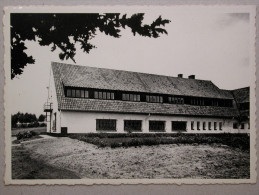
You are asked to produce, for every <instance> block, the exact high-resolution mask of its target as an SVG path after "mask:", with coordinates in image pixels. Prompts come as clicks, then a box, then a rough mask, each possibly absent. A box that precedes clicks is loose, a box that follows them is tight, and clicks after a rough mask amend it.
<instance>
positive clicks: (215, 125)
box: [214, 122, 217, 130]
mask: <svg viewBox="0 0 259 195" xmlns="http://www.w3.org/2000/svg"><path fill="white" fill-rule="evenodd" d="M214 130H217V122H214Z"/></svg>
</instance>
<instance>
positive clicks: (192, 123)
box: [191, 121, 194, 130]
mask: <svg viewBox="0 0 259 195" xmlns="http://www.w3.org/2000/svg"><path fill="white" fill-rule="evenodd" d="M191 130H194V121H191Z"/></svg>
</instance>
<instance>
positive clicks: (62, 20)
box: [11, 13, 170, 78]
mask: <svg viewBox="0 0 259 195" xmlns="http://www.w3.org/2000/svg"><path fill="white" fill-rule="evenodd" d="M143 19H144V14H143V13H138V14H133V15H132V16H130V17H128V16H127V15H126V14H124V15H121V14H120V13H106V14H98V13H92V14H79V13H77V14H62V13H58V14H57V13H56V14H54V13H49V14H47V13H44V14H39V13H37V14H33V13H32V14H27V13H26V14H24V13H15V14H11V78H14V77H15V76H16V75H20V74H22V72H23V69H24V67H25V66H27V65H28V64H34V63H35V60H34V59H33V57H32V56H28V55H27V54H26V53H25V50H26V49H27V47H26V46H25V41H26V40H28V41H36V42H38V43H39V45H40V46H51V51H55V50H56V49H57V48H59V49H60V50H61V52H60V54H59V58H60V59H61V60H64V59H71V60H73V61H74V62H75V59H74V56H75V54H76V47H75V44H76V43H79V44H80V46H81V49H82V50H83V51H84V52H86V53H89V52H90V50H91V49H93V48H95V46H94V45H93V44H91V43H90V41H91V40H92V39H93V38H94V37H95V36H96V34H97V30H99V31H100V32H101V33H104V34H106V35H109V36H112V37H115V38H119V37H120V36H121V35H120V31H121V29H122V28H124V29H125V28H126V27H128V28H130V29H131V31H132V33H133V35H134V36H135V35H136V34H138V35H140V36H145V37H153V38H157V37H159V35H160V34H163V33H165V34H167V31H166V30H165V29H163V28H162V27H161V26H165V25H166V24H168V23H169V22H170V21H169V20H166V19H165V20H164V19H162V18H161V16H159V17H158V18H157V19H156V20H155V21H153V22H152V23H151V24H150V25H148V24H143Z"/></svg>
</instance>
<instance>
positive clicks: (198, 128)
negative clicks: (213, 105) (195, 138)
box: [197, 121, 200, 130]
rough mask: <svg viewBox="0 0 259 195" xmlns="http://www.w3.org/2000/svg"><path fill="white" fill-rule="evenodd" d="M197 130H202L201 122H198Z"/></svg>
mask: <svg viewBox="0 0 259 195" xmlns="http://www.w3.org/2000/svg"><path fill="white" fill-rule="evenodd" d="M197 130H200V121H197Z"/></svg>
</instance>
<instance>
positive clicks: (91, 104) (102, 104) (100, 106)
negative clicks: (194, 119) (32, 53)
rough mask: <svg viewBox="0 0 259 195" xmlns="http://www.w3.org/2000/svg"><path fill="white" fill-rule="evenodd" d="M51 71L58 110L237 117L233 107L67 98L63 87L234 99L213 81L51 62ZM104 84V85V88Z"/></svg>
mask: <svg viewBox="0 0 259 195" xmlns="http://www.w3.org/2000/svg"><path fill="white" fill-rule="evenodd" d="M52 70H53V76H54V82H55V88H56V93H57V100H58V109H61V110H70V111H89V112H120V113H139V114H143V113H146V114H165V115H195V116H213V117H215V116H216V117H233V116H237V115H238V112H237V110H236V109H235V108H230V107H212V106H194V105H185V104H166V103H165V104H163V103H147V102H130V101H121V100H99V99H82V98H68V97H65V94H64V86H74V87H88V88H100V89H109V90H127V91H131V90H132V91H139V92H140V91H141V92H143V91H144V92H152V93H162V92H163V93H165V94H174V95H190V96H195V95H196V94H197V96H201V94H202V95H203V96H205V97H208V94H206V93H205V91H206V92H207V93H209V94H210V96H209V97H214V98H215V97H226V98H229V99H230V98H232V96H231V93H230V92H228V91H226V90H220V89H219V88H217V87H216V86H215V85H214V84H213V83H212V82H210V81H202V80H194V79H182V78H175V77H168V76H160V75H151V74H144V73H136V72H128V71H118V70H109V69H102V68H93V67H84V66H76V65H66V64H62V63H55V62H53V63H52ZM98 70H99V71H98ZM117 78H118V79H117ZM110 79H111V80H110ZM160 79H161V80H160ZM127 82H129V83H127ZM101 84H103V87H102V86H101ZM188 84H190V85H188ZM134 85H136V86H134ZM159 86H160V88H159ZM169 86H171V88H172V89H170V88H169ZM167 90H168V91H167ZM184 90H186V91H184ZM189 90H190V91H189ZM214 90H215V91H214ZM199 92H200V94H199ZM216 92H218V93H216ZM213 94H215V96H212V95H213Z"/></svg>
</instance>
